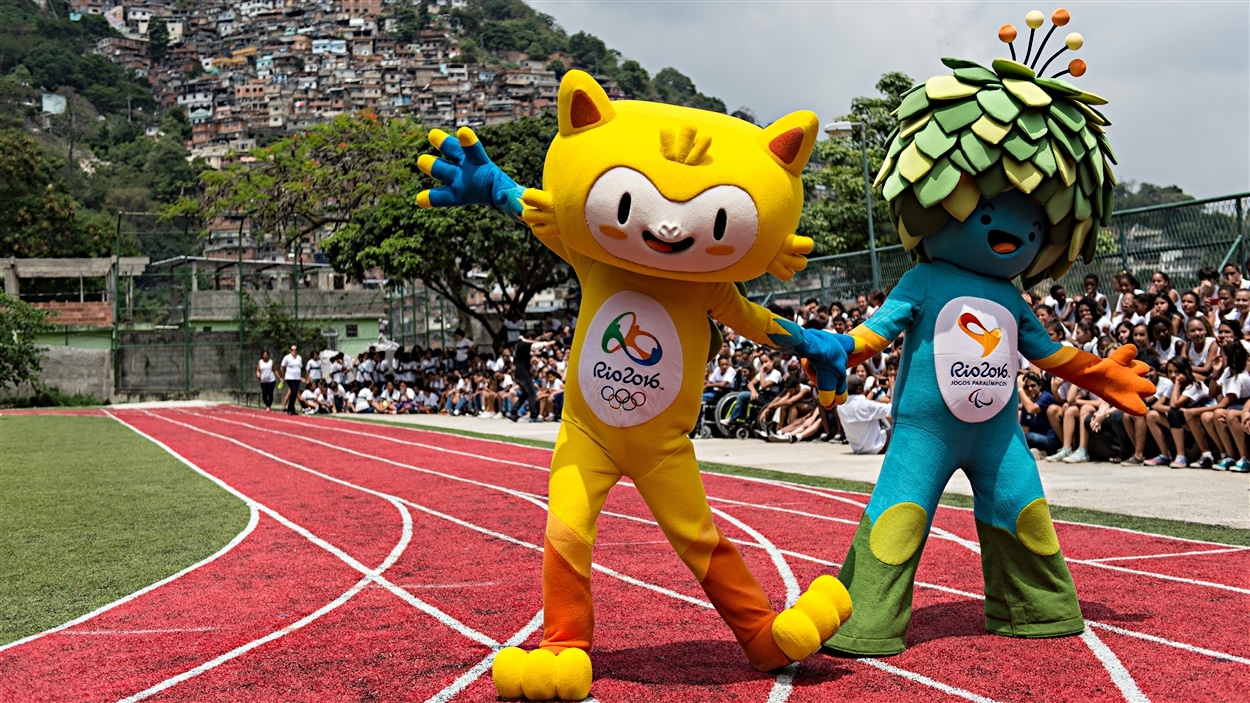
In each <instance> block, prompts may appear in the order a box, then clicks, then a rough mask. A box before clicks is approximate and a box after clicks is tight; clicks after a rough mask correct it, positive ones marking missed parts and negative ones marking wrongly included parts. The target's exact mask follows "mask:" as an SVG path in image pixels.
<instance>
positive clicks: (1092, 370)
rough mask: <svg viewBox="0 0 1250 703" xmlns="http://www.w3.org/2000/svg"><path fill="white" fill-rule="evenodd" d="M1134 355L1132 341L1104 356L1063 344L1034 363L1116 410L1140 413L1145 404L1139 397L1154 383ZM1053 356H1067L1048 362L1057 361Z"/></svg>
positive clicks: (1151, 390)
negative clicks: (1062, 347) (1097, 397)
mask: <svg viewBox="0 0 1250 703" xmlns="http://www.w3.org/2000/svg"><path fill="white" fill-rule="evenodd" d="M1073 352H1075V353H1073ZM1136 355H1137V348H1136V347H1134V346H1133V345H1132V344H1126V345H1124V346H1122V347H1120V348H1118V349H1116V350H1115V351H1113V352H1111V356H1110V357H1108V358H1106V359H1099V358H1098V357H1097V356H1094V355H1093V354H1090V353H1089V352H1085V351H1081V350H1079V349H1072V348H1071V347H1067V348H1065V349H1064V350H1062V351H1060V352H1057V353H1056V354H1054V355H1053V356H1052V357H1051V358H1050V359H1042V360H1039V361H1038V362H1037V363H1038V366H1040V367H1042V368H1043V369H1046V370H1047V371H1050V372H1051V373H1052V374H1054V375H1056V376H1058V377H1060V378H1062V379H1064V380H1066V381H1071V382H1072V383H1075V384H1076V385H1078V386H1080V387H1081V388H1084V389H1085V390H1087V391H1090V392H1091V393H1094V394H1096V395H1097V396H1099V397H1100V398H1102V399H1103V400H1106V401H1107V402H1108V403H1110V404H1112V405H1114V406H1115V407H1117V408H1119V409H1120V410H1123V411H1124V412H1126V413H1129V414H1130V415H1138V416H1141V415H1145V414H1146V403H1145V402H1144V400H1143V399H1145V398H1149V397H1150V396H1152V395H1154V392H1155V385H1154V384H1153V383H1151V382H1150V381H1148V380H1147V379H1146V378H1145V376H1146V374H1147V373H1148V372H1149V371H1150V367H1149V366H1146V365H1145V364H1143V363H1142V362H1140V361H1135V360H1134V357H1135V356H1136ZM1055 357H1059V358H1063V357H1068V358H1067V359H1066V360H1065V361H1062V362H1060V363H1058V364H1054V365H1052V363H1054V361H1057V359H1056V358H1055ZM1047 361H1051V363H1047Z"/></svg>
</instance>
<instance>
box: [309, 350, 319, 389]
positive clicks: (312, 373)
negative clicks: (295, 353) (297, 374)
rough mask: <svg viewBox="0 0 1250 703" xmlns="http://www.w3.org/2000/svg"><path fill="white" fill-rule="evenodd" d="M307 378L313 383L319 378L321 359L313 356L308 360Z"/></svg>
mask: <svg viewBox="0 0 1250 703" xmlns="http://www.w3.org/2000/svg"><path fill="white" fill-rule="evenodd" d="M308 380H309V381H312V382H313V383H316V382H317V381H320V380H321V359H318V358H317V357H315V356H314V357H312V358H311V359H309V360H308Z"/></svg>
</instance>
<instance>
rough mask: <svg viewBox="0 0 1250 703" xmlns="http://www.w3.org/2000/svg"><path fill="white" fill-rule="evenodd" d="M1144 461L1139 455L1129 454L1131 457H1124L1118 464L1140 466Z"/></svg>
mask: <svg viewBox="0 0 1250 703" xmlns="http://www.w3.org/2000/svg"><path fill="white" fill-rule="evenodd" d="M1144 463H1146V462H1145V460H1143V459H1142V458H1141V457H1139V456H1131V457H1129V458H1127V459H1125V460H1124V461H1121V462H1120V466H1141V465H1142V464H1144Z"/></svg>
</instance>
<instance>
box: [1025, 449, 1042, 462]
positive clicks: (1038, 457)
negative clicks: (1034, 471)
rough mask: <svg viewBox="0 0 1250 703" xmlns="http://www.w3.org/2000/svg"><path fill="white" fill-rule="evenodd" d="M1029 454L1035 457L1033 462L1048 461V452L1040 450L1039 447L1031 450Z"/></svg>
mask: <svg viewBox="0 0 1250 703" xmlns="http://www.w3.org/2000/svg"><path fill="white" fill-rule="evenodd" d="M1029 453H1030V454H1032V455H1033V461H1044V460H1045V459H1046V452H1044V451H1042V450H1040V449H1038V448H1037V447H1033V448H1032V449H1030V450H1029Z"/></svg>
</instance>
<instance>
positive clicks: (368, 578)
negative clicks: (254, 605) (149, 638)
mask: <svg viewBox="0 0 1250 703" xmlns="http://www.w3.org/2000/svg"><path fill="white" fill-rule="evenodd" d="M391 504H392V505H394V506H395V508H396V509H397V510H399V514H400V516H401V517H402V519H403V521H404V528H403V532H402V534H401V535H400V538H399V542H397V543H396V544H395V546H394V548H392V549H391V553H390V554H388V555H387V557H386V559H385V560H383V561H382V563H381V564H379V565H378V568H376V569H371V570H369V572H368V573H366V574H365V577H364V578H362V579H360V580H359V581H357V582H356V583H355V585H353V586H352V587H351V588H349V589H347V590H346V591H344V592H343V594H342V595H340V596H339V597H338V598H335V599H334V600H332V601H330V602H329V603H326V604H325V605H323V606H321V607H320V608H318V609H317V610H315V611H313V612H311V613H309V614H308V615H305V616H304V617H302V618H300V619H299V620H296V621H295V622H293V623H291V624H290V625H288V626H286V627H284V628H282V629H281V630H277V631H275V632H271V633H269V634H268V635H265V636H264V637H259V638H257V639H254V640H252V641H251V642H248V643H246V644H243V645H240V646H238V647H235V648H234V649H232V650H230V651H229V652H226V653H224V654H222V655H220V656H218V657H216V658H214V659H211V660H209V661H206V662H204V663H203V664H200V665H199V666H197V667H194V668H192V669H188V670H187V671H184V672H182V673H181V674H178V675H177V676H171V677H169V678H168V679H165V680H164V681H162V682H160V683H158V684H156V685H155V686H152V687H150V688H147V689H145V690H143V691H140V692H138V693H136V694H134V695H131V696H127V697H126V698H123V699H121V700H120V701H119V702H118V703H134V702H135V701H141V700H143V699H145V698H150V697H151V696H154V695H156V694H157V693H160V692H161V691H164V690H166V689H168V688H172V687H174V686H177V685H178V684H180V683H183V682H184V681H189V680H190V679H193V678H195V677H196V676H199V675H200V674H203V673H206V672H209V671H212V670H213V669H216V668H217V667H219V666H221V665H222V664H225V663H226V662H229V661H231V660H233V659H237V658H238V657H241V656H243V655H244V654H246V653H248V652H250V651H252V650H253V649H256V648H257V647H259V646H261V645H263V644H267V643H269V642H272V641H274V640H276V639H279V638H281V637H285V636H286V635H288V634H290V633H292V632H295V631H296V630H299V629H301V628H303V627H304V626H305V625H307V624H309V623H311V622H314V621H316V620H317V619H319V618H320V617H321V616H323V615H325V614H327V613H329V612H331V611H333V610H335V609H337V608H338V607H339V606H341V605H343V604H344V603H346V602H347V601H349V600H351V599H352V597H353V596H355V595H356V594H357V593H360V592H361V591H362V590H364V588H365V586H368V585H369V584H370V583H371V582H372V581H373V580H374V579H375V578H377V577H379V576H381V574H382V573H383V572H384V571H386V570H387V569H389V568H391V565H393V564H394V563H395V562H396V561H398V560H399V557H400V556H401V555H402V554H403V553H404V550H406V549H407V548H408V543H409V542H411V541H412V514H411V513H409V512H408V510H407V509H406V508H404V506H402V505H400V504H399V503H398V502H397V501H393V502H392V503H391ZM261 509H262V510H265V511H266V512H268V509H267V508H264V507H263V506H262V508H261ZM292 524H293V523H292ZM297 532H299V533H300V535H301V536H303V537H304V538H306V539H309V540H311V541H313V542H314V543H315V544H317V543H319V542H323V541H322V540H320V538H318V537H316V536H315V535H313V534H312V533H311V532H308V531H307V530H305V529H303V528H299V529H298V530H297ZM318 546H321V547H322V548H325V547H324V546H323V544H318Z"/></svg>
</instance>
